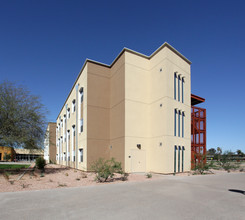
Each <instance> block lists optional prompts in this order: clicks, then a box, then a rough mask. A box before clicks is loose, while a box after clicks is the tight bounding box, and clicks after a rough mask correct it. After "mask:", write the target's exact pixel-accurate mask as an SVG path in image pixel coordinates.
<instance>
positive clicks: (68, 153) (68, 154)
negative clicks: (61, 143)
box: [67, 152, 70, 161]
mask: <svg viewBox="0 0 245 220" xmlns="http://www.w3.org/2000/svg"><path fill="white" fill-rule="evenodd" d="M67 156H68V158H67V159H68V161H70V152H67Z"/></svg>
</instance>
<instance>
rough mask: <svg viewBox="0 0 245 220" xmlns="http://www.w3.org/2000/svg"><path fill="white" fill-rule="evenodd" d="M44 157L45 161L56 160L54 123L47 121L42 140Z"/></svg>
mask: <svg viewBox="0 0 245 220" xmlns="http://www.w3.org/2000/svg"><path fill="white" fill-rule="evenodd" d="M44 159H45V160H46V162H47V163H50V162H53V163H54V162H56V123H55V122H49V123H48V127H47V130H46V137H45V140H44Z"/></svg>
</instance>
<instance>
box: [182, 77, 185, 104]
mask: <svg viewBox="0 0 245 220" xmlns="http://www.w3.org/2000/svg"><path fill="white" fill-rule="evenodd" d="M184 82H185V80H184V77H183V78H182V103H184Z"/></svg>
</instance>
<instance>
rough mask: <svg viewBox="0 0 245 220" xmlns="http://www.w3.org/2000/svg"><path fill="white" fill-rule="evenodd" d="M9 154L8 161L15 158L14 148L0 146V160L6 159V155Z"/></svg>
mask: <svg viewBox="0 0 245 220" xmlns="http://www.w3.org/2000/svg"><path fill="white" fill-rule="evenodd" d="M7 155H9V156H10V158H9V159H8V161H13V160H14V159H15V150H14V149H13V148H12V147H0V161H7V160H6V156H7Z"/></svg>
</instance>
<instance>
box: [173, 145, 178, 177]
mask: <svg viewBox="0 0 245 220" xmlns="http://www.w3.org/2000/svg"><path fill="white" fill-rule="evenodd" d="M176 151H177V146H176V145H175V146H174V173H176Z"/></svg>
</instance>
